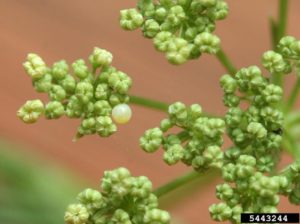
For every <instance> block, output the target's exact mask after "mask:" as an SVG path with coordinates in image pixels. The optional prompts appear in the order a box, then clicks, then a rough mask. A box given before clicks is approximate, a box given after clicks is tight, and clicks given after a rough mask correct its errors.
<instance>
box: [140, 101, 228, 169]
mask: <svg viewBox="0 0 300 224" xmlns="http://www.w3.org/2000/svg"><path fill="white" fill-rule="evenodd" d="M168 114H169V117H168V118H166V119H164V120H162V121H161V124H160V127H156V128H152V129H149V130H147V131H146V132H145V134H144V135H143V136H142V137H141V138H140V146H141V147H142V149H143V150H144V151H146V152H155V151H157V150H158V149H159V148H160V147H161V146H162V148H163V149H164V155H163V159H164V161H165V162H166V163H167V164H168V165H173V164H176V163H178V162H179V161H182V162H183V163H185V164H186V165H188V166H192V167H193V168H194V169H195V170H198V171H202V170H206V169H208V168H209V167H219V168H220V167H221V166H222V161H223V152H222V151H221V148H220V146H221V145H222V143H223V139H222V135H223V133H224V131H225V122H224V121H223V120H222V119H219V118H208V117H206V116H204V115H203V114H202V108H201V106H200V105H198V104H193V105H191V106H190V107H187V106H186V105H184V104H183V103H181V102H176V103H174V104H172V105H170V106H169V109H168ZM173 127H177V128H180V129H182V131H181V132H178V133H177V134H172V133H169V130H170V129H171V128H173Z"/></svg>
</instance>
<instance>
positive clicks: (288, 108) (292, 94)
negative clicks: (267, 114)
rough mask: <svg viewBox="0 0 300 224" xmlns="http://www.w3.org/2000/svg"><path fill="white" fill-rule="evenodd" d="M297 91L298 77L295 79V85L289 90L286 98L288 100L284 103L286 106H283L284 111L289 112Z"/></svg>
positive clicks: (299, 84)
mask: <svg viewBox="0 0 300 224" xmlns="http://www.w3.org/2000/svg"><path fill="white" fill-rule="evenodd" d="M299 91H300V78H298V79H297V82H296V83H295V85H294V87H293V89H292V91H291V94H290V96H289V98H288V101H287V103H286V108H285V111H286V112H289V111H290V110H291V109H292V108H293V106H294V104H295V102H296V100H297V97H298V94H299Z"/></svg>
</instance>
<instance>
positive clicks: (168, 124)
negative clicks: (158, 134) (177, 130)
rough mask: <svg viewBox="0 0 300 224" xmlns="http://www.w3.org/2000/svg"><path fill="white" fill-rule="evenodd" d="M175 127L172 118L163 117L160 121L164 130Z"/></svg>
mask: <svg viewBox="0 0 300 224" xmlns="http://www.w3.org/2000/svg"><path fill="white" fill-rule="evenodd" d="M172 127H173V123H172V122H171V120H170V119H168V118H166V119H163V120H162V121H161V122H160V130H162V131H163V132H166V131H168V130H169V129H170V128H172Z"/></svg>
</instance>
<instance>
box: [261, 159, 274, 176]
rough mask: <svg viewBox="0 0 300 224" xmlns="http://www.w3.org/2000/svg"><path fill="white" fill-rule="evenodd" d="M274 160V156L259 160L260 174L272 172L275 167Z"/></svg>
mask: <svg viewBox="0 0 300 224" xmlns="http://www.w3.org/2000/svg"><path fill="white" fill-rule="evenodd" d="M274 165H275V163H274V158H273V157H272V156H267V155H266V156H264V157H261V158H259V159H258V160H257V169H258V171H260V172H263V173H265V172H271V171H272V169H273V167H274Z"/></svg>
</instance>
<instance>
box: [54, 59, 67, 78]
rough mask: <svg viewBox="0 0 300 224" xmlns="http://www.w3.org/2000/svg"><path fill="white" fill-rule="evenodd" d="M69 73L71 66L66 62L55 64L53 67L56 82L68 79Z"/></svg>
mask: <svg viewBox="0 0 300 224" xmlns="http://www.w3.org/2000/svg"><path fill="white" fill-rule="evenodd" d="M68 72H69V66H68V64H67V63H66V61H65V60H61V61H58V62H55V63H54V64H53V66H52V70H51V74H52V77H53V78H54V79H55V80H61V79H63V78H65V77H66V75H67V74H68Z"/></svg>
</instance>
